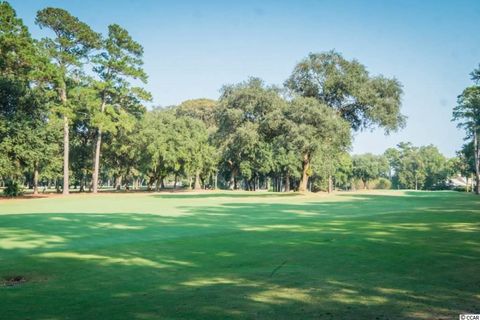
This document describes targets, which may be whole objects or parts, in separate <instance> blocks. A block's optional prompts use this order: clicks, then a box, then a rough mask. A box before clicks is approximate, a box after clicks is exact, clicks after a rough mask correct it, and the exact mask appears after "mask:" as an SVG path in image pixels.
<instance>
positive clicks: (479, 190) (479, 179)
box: [473, 128, 480, 194]
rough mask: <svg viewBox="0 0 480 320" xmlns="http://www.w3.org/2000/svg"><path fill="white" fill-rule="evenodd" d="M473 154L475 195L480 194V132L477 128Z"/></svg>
mask: <svg viewBox="0 0 480 320" xmlns="http://www.w3.org/2000/svg"><path fill="white" fill-rule="evenodd" d="M473 152H474V155H475V182H476V184H477V185H476V186H475V193H476V194H480V163H479V162H480V159H479V152H480V150H479V145H478V132H477V130H476V128H475V130H474V132H473Z"/></svg>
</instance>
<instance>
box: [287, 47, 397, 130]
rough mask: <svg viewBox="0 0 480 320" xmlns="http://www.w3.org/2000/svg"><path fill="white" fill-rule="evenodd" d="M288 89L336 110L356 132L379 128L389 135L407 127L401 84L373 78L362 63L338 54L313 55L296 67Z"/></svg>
mask: <svg viewBox="0 0 480 320" xmlns="http://www.w3.org/2000/svg"><path fill="white" fill-rule="evenodd" d="M285 86H286V87H288V88H289V89H290V90H292V91H293V92H295V93H297V94H300V95H302V96H304V97H312V98H315V99H317V100H318V101H320V102H321V103H323V104H325V105H327V106H328V107H330V108H332V109H334V110H335V111H337V112H338V113H339V114H340V115H341V116H342V117H343V118H344V119H345V120H346V121H348V122H349V123H350V125H351V127H352V128H353V129H354V130H359V129H362V128H369V127H372V126H375V125H378V126H380V127H382V128H384V129H385V131H386V132H387V133H388V132H390V131H395V130H398V129H399V128H402V127H403V126H404V124H405V116H403V115H402V114H401V113H400V105H401V95H402V89H401V84H400V82H399V81H398V80H397V79H388V78H385V77H383V76H376V77H372V76H370V75H369V73H368V71H367V70H366V68H365V66H363V65H362V64H360V63H359V62H358V61H356V60H351V61H348V60H346V59H345V58H343V57H342V56H341V54H339V53H338V52H335V51H329V52H323V53H316V54H314V53H312V54H310V55H309V56H308V57H307V58H305V59H304V60H302V61H301V62H300V63H299V64H297V65H296V66H295V69H294V70H293V73H292V75H291V76H290V78H289V79H288V80H287V81H286V82H285Z"/></svg>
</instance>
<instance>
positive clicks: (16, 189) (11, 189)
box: [3, 180, 23, 197]
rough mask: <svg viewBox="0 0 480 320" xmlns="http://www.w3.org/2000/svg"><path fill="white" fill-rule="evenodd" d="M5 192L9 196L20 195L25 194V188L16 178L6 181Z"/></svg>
mask: <svg viewBox="0 0 480 320" xmlns="http://www.w3.org/2000/svg"><path fill="white" fill-rule="evenodd" d="M3 194H4V195H5V196H7V197H18V196H21V195H22V194H23V188H22V187H21V185H20V184H19V183H18V181H15V180H7V182H5V188H4V189H3Z"/></svg>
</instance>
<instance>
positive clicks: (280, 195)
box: [152, 191, 302, 200]
mask: <svg viewBox="0 0 480 320" xmlns="http://www.w3.org/2000/svg"><path fill="white" fill-rule="evenodd" d="M298 196H302V194H301V193H297V192H274V193H271V192H268V193H267V192H265V193H263V192H262V193H256V192H252V191H250V192H247V191H245V192H243V191H242V192H237V191H221V192H205V193H181V192H179V193H165V194H154V195H152V197H154V198H160V199H179V200H181V199H204V198H287V197H298Z"/></svg>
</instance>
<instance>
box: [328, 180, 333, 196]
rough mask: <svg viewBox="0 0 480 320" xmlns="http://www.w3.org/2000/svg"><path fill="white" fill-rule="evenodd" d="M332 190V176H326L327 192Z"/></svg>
mask: <svg viewBox="0 0 480 320" xmlns="http://www.w3.org/2000/svg"><path fill="white" fill-rule="evenodd" d="M332 192H333V179H332V176H328V193H332Z"/></svg>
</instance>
